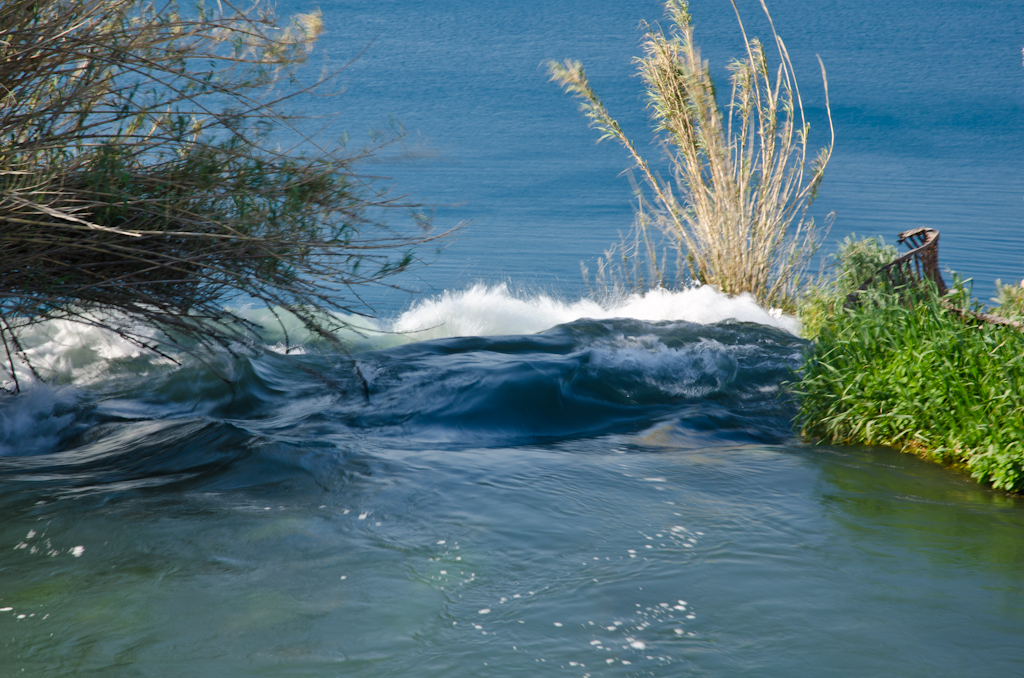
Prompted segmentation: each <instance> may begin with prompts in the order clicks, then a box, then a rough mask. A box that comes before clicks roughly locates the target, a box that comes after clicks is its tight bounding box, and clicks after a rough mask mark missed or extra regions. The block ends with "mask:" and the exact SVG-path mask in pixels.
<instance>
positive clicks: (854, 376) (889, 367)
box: [792, 239, 1024, 491]
mask: <svg viewBox="0 0 1024 678" xmlns="http://www.w3.org/2000/svg"><path fill="white" fill-rule="evenodd" d="M895 255H896V252H895V249H894V248H892V247H886V246H884V245H883V244H882V243H880V242H878V241H876V240H874V239H867V240H861V241H852V240H847V242H846V243H845V244H844V246H843V247H842V248H841V249H840V251H839V253H838V254H837V255H836V259H837V274H836V277H835V279H834V280H833V281H832V282H831V283H830V284H829V285H828V286H826V287H823V288H820V289H818V290H816V291H815V292H814V293H813V294H811V295H810V296H809V297H808V298H807V300H806V302H805V304H804V307H803V317H804V318H805V324H804V327H805V332H807V334H808V335H809V337H810V338H811V339H812V340H813V341H812V344H811V347H810V349H809V351H808V355H807V360H806V362H805V364H804V366H803V371H802V379H801V380H800V381H799V382H797V383H795V384H793V385H792V389H793V391H794V392H795V393H796V394H797V396H798V397H799V401H800V426H801V430H802V433H803V434H804V435H805V436H807V437H809V438H811V439H816V440H819V441H822V442H826V443H830V444H842V445H851V444H856V445H889V446H892V447H896V448H898V449H901V450H904V451H908V452H913V453H916V454H919V455H921V456H923V457H925V458H928V459H932V460H935V461H938V462H940V463H944V464H949V465H952V466H955V467H958V468H962V469H964V470H966V471H967V472H969V473H970V474H971V476H972V477H974V478H976V479H977V480H979V481H980V482H983V483H989V484H991V485H992V486H993V487H996V488H999V489H1004V490H1009V491H1021V490H1024V333H1022V332H1021V331H1020V330H1019V329H1017V328H1016V327H1013V326H1007V325H997V324H991V323H986V322H980V321H977V320H975V319H973V318H971V317H970V316H965V315H964V314H962V313H957V312H955V310H951V309H960V310H968V311H971V310H973V311H980V310H981V309H980V305H979V304H978V303H977V302H975V301H973V300H972V299H971V296H970V290H969V287H967V286H966V285H965V284H963V283H960V282H957V283H956V284H954V286H953V289H952V290H950V291H949V292H948V293H947V294H946V295H940V294H939V293H938V291H937V290H936V289H935V287H934V286H933V285H931V284H929V283H924V282H921V283H919V284H916V285H910V286H904V287H894V286H892V285H891V284H887V283H886V282H884V281H883V282H881V283H878V284H875V285H872V286H869V287H868V288H867V289H865V290H863V291H860V292H855V296H856V303H849V302H848V295H849V294H850V293H851V292H854V291H855V290H856V289H857V287H858V286H859V285H860V282H862V281H864V280H866V279H867V278H868V277H870V276H871V275H872V274H873V272H874V270H875V269H877V267H878V266H880V265H882V264H885V263H888V262H889V261H892V260H893V259H894V258H895ZM1018 289H1019V288H1018ZM1014 299H1015V297H1012V295H1007V301H1008V302H1011V303H1012V302H1013V300H1014ZM996 310H997V312H999V313H1001V314H1004V315H1010V314H1009V313H1008V311H1009V310H1010V309H1008V308H1006V307H1005V306H1001V307H1000V308H997V309H996Z"/></svg>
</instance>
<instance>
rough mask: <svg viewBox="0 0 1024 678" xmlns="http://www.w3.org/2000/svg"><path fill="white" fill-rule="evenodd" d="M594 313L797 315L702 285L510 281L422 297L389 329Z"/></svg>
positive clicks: (789, 323)
mask: <svg viewBox="0 0 1024 678" xmlns="http://www.w3.org/2000/svg"><path fill="white" fill-rule="evenodd" d="M583 318H592V319H595V320H604V319H609V318H631V319H635V320H643V321H647V322H658V321H665V320H676V321H679V320H681V321H687V322H694V323H700V324H705V325H707V324H711V323H717V322H721V321H723V320H738V321H741V322H752V323H758V324H761V325H768V326H771V327H777V328H780V329H783V330H786V331H787V332H791V333H793V334H796V333H797V332H798V331H799V328H800V325H799V322H798V321H797V320H796V318H793V317H791V316H786V315H783V314H782V313H781V312H779V311H777V310H766V309H763V308H761V307H760V306H758V305H757V302H755V301H754V298H753V297H752V296H751V295H749V294H741V295H737V296H730V295H727V294H722V293H721V292H719V291H717V290H716V289H714V288H713V287H710V286H707V285H704V286H702V287H694V288H690V289H685V290H678V291H670V290H664V289H659V290H653V291H651V292H648V293H647V294H645V295H643V296H641V295H639V294H633V295H630V296H628V297H626V298H624V299H621V300H618V301H615V302H613V303H608V304H600V303H598V302H596V301H593V300H591V299H579V300H577V301H572V302H565V301H561V300H558V299H555V298H552V297H549V296H547V295H544V294H535V295H532V296H528V295H522V296H517V295H515V294H512V293H511V292H510V291H509V290H508V286H507V285H504V284H502V285H495V286H487V285H474V286H473V287H471V288H469V289H467V290H461V291H456V292H451V291H446V292H444V293H443V294H441V295H440V296H436V297H432V298H430V299H426V300H423V301H419V302H417V303H416V304H414V305H413V307H412V308H410V309H409V310H408V311H406V312H405V313H403V314H402V315H401V316H399V317H398V319H397V320H395V321H394V323H393V325H392V327H391V329H392V331H394V332H398V333H405V334H406V335H407V336H408V337H409V338H410V339H412V340H424V339H440V338H444V337H459V336H487V335H502V334H535V333H537V332H543V331H544V330H547V329H550V328H552V327H555V326H556V325H561V324H563V323H568V322H572V321H574V320H580V319H583Z"/></svg>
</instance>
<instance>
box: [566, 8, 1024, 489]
mask: <svg viewBox="0 0 1024 678" xmlns="http://www.w3.org/2000/svg"><path fill="white" fill-rule="evenodd" d="M761 7H762V9H763V11H764V13H765V16H766V17H767V19H768V22H769V25H770V26H771V30H772V42H773V43H774V45H775V47H776V52H777V57H778V59H777V61H778V65H777V66H776V67H775V69H776V70H775V73H776V75H775V79H774V81H773V80H772V79H771V77H770V73H771V71H770V70H769V66H768V60H767V58H766V53H765V50H764V48H763V46H762V44H761V43H760V41H758V40H757V39H756V38H753V39H750V38H748V37H747V35H746V31H745V30H744V28H743V22H742V19H741V18H740V16H739V12H738V10H737V9H736V4H735V2H733V8H734V10H736V18H737V22H738V23H739V27H740V31H741V32H742V33H743V38H744V42H745V44H746V45H747V55H746V58H745V59H740V60H735V61H733V62H732V63H731V64H730V66H729V69H730V71H731V73H732V76H731V85H732V94H731V98H730V99H729V103H728V105H727V106H726V107H725V108H724V110H723V108H721V107H720V106H719V104H718V100H717V98H716V91H715V87H714V84H713V83H712V81H711V77H710V75H709V70H708V65H707V62H705V61H702V60H701V57H700V49H699V47H698V46H697V45H696V44H695V42H694V33H693V26H692V23H691V17H690V15H689V13H688V11H687V10H688V7H687V4H686V2H684V1H683V0H669V1H668V2H667V3H666V13H667V16H668V18H669V20H670V22H671V25H670V28H669V31H668V33H666V32H664V31H663V30H662V29H661V28H660V27H657V26H648V32H647V36H646V38H645V40H644V43H643V50H644V55H643V56H642V57H637V59H636V62H637V64H638V70H639V74H640V76H641V79H642V80H643V83H644V85H645V88H646V93H647V101H648V108H649V109H650V110H651V117H652V123H653V127H654V133H655V137H656V141H657V142H658V145H659V146H660V147H661V148H662V149H664V150H665V152H666V154H667V159H668V162H669V166H670V170H671V175H672V177H673V179H674V181H673V182H669V181H665V180H663V179H662V178H661V177H660V176H659V175H658V173H657V171H656V170H655V169H652V164H650V163H649V162H648V160H647V159H645V158H643V157H642V156H641V155H640V154H639V153H638V152H637V150H636V148H635V146H634V144H633V143H632V141H631V140H630V139H629V138H627V137H626V135H625V134H624V133H623V131H622V129H621V127H620V126H619V124H618V123H617V122H616V121H615V119H614V118H613V117H612V116H611V114H610V113H609V112H608V111H607V109H606V108H605V106H604V104H603V103H602V102H601V100H600V98H599V97H598V95H597V94H596V93H595V92H594V91H593V89H592V88H591V87H590V84H589V82H588V80H587V77H586V74H585V72H584V70H583V66H582V64H580V63H579V62H578V61H572V60H566V61H565V62H562V63H558V62H555V61H552V62H549V63H548V69H549V72H550V74H551V79H552V80H554V81H556V82H557V83H558V84H560V85H561V86H562V87H563V88H564V89H565V91H566V92H568V93H570V94H572V95H574V96H575V97H576V98H578V99H579V100H580V101H581V103H580V109H581V110H582V112H583V113H584V115H585V116H586V117H587V118H588V119H589V121H590V125H591V127H594V128H596V129H597V130H598V131H599V132H600V133H601V136H600V140H604V139H613V140H615V141H618V142H619V143H620V144H621V145H622V146H623V147H624V148H625V149H626V150H627V151H628V153H629V154H630V156H631V158H632V160H633V164H632V167H631V168H630V169H631V170H632V171H634V172H637V173H638V174H639V175H640V178H641V181H640V185H639V186H638V187H637V188H636V196H637V216H636V222H635V227H634V231H633V233H632V235H631V237H630V238H626V239H623V240H622V241H621V242H620V243H619V244H617V245H615V246H613V247H612V248H611V249H609V250H608V251H607V252H606V254H605V257H604V259H603V260H601V261H600V262H599V266H598V271H597V276H596V280H595V282H596V284H597V288H598V289H597V292H598V294H600V295H604V296H614V295H621V294H622V293H624V292H640V293H643V292H644V291H646V290H650V289H656V288H659V287H673V286H679V285H682V284H686V283H687V282H690V283H693V282H696V283H701V284H709V285H713V286H715V287H717V288H718V289H719V290H721V291H723V292H726V293H729V294H739V293H744V292H745V293H750V294H752V295H753V296H754V297H755V298H756V299H757V301H758V302H759V303H760V304H762V305H764V306H766V307H776V308H780V309H782V310H784V311H787V312H790V313H797V314H798V315H799V317H800V320H801V322H802V324H803V327H804V334H805V337H806V338H808V339H809V340H810V342H811V343H810V348H809V349H808V351H807V355H806V360H805V362H804V365H803V368H802V370H801V372H800V373H799V374H798V375H797V376H798V377H799V380H798V381H796V382H794V383H791V384H789V386H790V391H791V393H793V394H794V395H796V397H797V399H798V401H799V417H798V422H797V423H798V426H799V428H800V432H801V435H802V436H803V437H804V438H805V439H808V440H811V441H820V442H825V443H830V444H842V445H887V446H891V447H895V448H897V449H900V450H903V451H908V452H913V453H915V454H918V455H920V456H922V457H925V458H927V459H931V460H934V461H937V462H940V463H944V464H947V465H952V466H955V467H957V468H960V469H963V470H965V471H967V472H968V473H970V474H971V476H972V477H973V478H975V479H977V480H978V481H980V482H983V483H988V484H990V485H992V486H993V487H995V488H997V489H1002V490H1007V491H1012V492H1019V491H1022V490H1024V333H1022V332H1021V331H1020V330H1019V329H1017V328H1016V327H1012V326H1005V325H993V324H990V323H986V322H984V321H983V320H982V319H981V316H983V315H984V314H983V313H982V309H981V307H980V305H979V304H978V303H977V302H975V301H973V300H972V298H971V296H970V287H969V285H968V284H966V283H964V282H961V281H959V280H958V281H956V282H955V283H954V285H953V288H952V289H951V290H946V289H945V284H944V283H943V282H942V281H941V275H939V274H938V272H937V271H938V269H937V262H936V269H935V270H936V272H935V274H934V275H935V276H938V277H937V278H936V280H928V279H924V280H921V279H917V278H915V277H914V276H913V275H911V276H909V277H905V278H903V279H902V280H897V281H896V282H893V280H890V279H888V278H887V277H886V276H877V277H878V278H879V279H878V280H874V281H873V284H870V285H864V283H865V281H869V280H871V279H872V278H875V277H876V273H877V272H878V271H879V269H880V268H882V267H883V266H885V265H887V264H890V263H891V262H893V261H894V260H895V259H896V258H897V252H896V249H895V248H894V247H891V246H886V245H885V244H884V242H883V241H881V240H875V239H872V238H868V239H865V240H852V239H849V238H848V239H847V240H846V242H845V243H844V244H843V245H842V246H841V247H840V249H839V252H838V253H837V254H836V255H835V256H834V264H835V266H834V270H833V272H832V274H831V277H828V276H827V275H825V274H824V273H823V274H822V275H821V276H819V277H818V279H817V280H814V281H811V280H810V279H809V277H808V276H807V275H806V270H807V264H808V263H809V260H810V258H811V257H812V256H813V255H814V254H815V252H816V251H817V250H818V247H819V246H820V243H821V241H822V239H823V238H824V234H823V233H822V232H820V231H818V230H817V229H816V228H815V226H814V224H813V221H811V220H805V216H806V211H807V208H808V206H809V205H810V203H811V202H812V201H813V199H814V197H815V194H816V191H817V188H818V186H819V184H820V182H821V180H822V177H823V174H824V170H825V166H826V165H827V163H828V160H829V157H830V156H831V152H832V148H833V145H834V132H833V131H832V129H831V113H830V112H829V126H830V133H832V138H831V139H830V141H829V143H828V145H827V146H826V147H825V148H823V149H821V151H820V152H819V153H818V155H817V157H816V158H815V159H814V160H813V161H810V160H809V156H808V152H807V149H808V135H809V132H810V126H809V125H808V124H807V122H806V120H805V117H804V113H803V106H802V101H801V98H800V91H799V87H798V86H797V83H796V80H795V78H794V76H793V71H792V65H791V63H790V60H789V55H788V52H787V50H786V47H785V44H784V42H783V41H782V39H781V38H780V37H779V35H778V33H777V32H776V31H775V27H774V23H773V22H772V21H771V15H770V14H769V12H768V8H767V6H766V5H765V3H764V1H763V0H762V1H761ZM819 63H820V60H819ZM822 81H823V85H824V88H825V101H826V110H827V109H828V81H827V78H826V76H825V68H824V65H823V64H822ZM808 164H809V168H808V169H809V176H808V177H807V178H806V179H805V175H804V171H805V167H807V166H808ZM826 231H827V229H826ZM656 234H660V235H661V236H662V238H661V240H660V241H659V240H656V238H655V236H656ZM669 253H671V258H670V255H669ZM586 275H587V271H586V269H584V276H586ZM997 288H998V289H999V299H998V300H996V301H997V302H998V310H997V312H999V313H1001V314H1003V315H1006V316H1010V317H1011V318H1020V317H1022V315H1024V289H1022V288H1021V287H1019V286H1017V287H1014V286H1004V285H1002V284H1000V283H998V282H997ZM851 300H852V301H853V303H851Z"/></svg>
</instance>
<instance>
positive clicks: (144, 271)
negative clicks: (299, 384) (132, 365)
mask: <svg viewBox="0 0 1024 678" xmlns="http://www.w3.org/2000/svg"><path fill="white" fill-rule="evenodd" d="M322 29H323V27H322V22H321V19H320V15H319V13H318V12H315V13H312V14H304V15H296V16H294V17H292V18H291V19H290V20H287V21H284V22H280V21H279V20H278V18H277V17H276V16H275V15H274V13H273V12H272V11H271V10H270V9H269V8H267V7H265V6H263V5H260V4H253V5H250V6H248V7H246V8H243V9H237V8H235V7H234V6H232V5H230V4H222V3H217V4H216V5H215V6H209V7H208V6H205V5H202V4H200V5H198V6H196V7H195V8H192V9H189V10H187V11H185V10H183V9H182V8H181V7H179V6H178V5H177V4H176V3H175V2H174V1H173V0H171V1H170V2H164V3H161V4H152V3H150V2H148V1H146V0H8V1H6V2H4V3H2V4H0V265H2V267H3V271H4V275H3V276H2V278H0V338H2V339H3V344H4V346H5V347H6V349H7V359H8V360H7V362H8V367H9V370H10V371H11V372H12V375H13V373H14V372H15V359H16V358H17V357H20V358H21V359H22V360H24V361H25V362H29V365H30V366H31V362H30V361H29V357H28V355H27V354H26V351H25V350H24V347H23V346H22V343H21V339H20V337H22V336H23V333H24V332H25V331H26V330H27V329H29V328H31V327H33V326H34V325H37V324H39V323H42V322H45V321H48V320H53V319H67V320H73V321H75V322H79V323H85V324H88V325H93V326H98V327H102V328H105V329H108V330H111V331H113V332H116V333H117V334H119V335H121V336H122V337H124V338H126V339H128V340H130V341H133V342H135V343H137V344H139V345H141V346H144V347H146V348H149V349H152V350H157V351H162V350H163V349H162V348H161V346H163V345H167V344H168V343H171V344H176V345H178V346H185V345H189V346H196V345H197V344H196V342H198V345H200V346H204V345H221V346H230V345H231V344H232V342H234V341H236V340H238V339H240V338H245V337H247V336H251V335H252V333H258V332H259V327H258V326H256V325H255V324H253V323H251V322H249V321H247V320H246V319H245V318H244V317H242V316H240V315H239V314H238V313H236V312H233V311H231V310H230V309H229V308H228V305H229V304H230V302H232V301H242V302H259V303H263V304H266V305H267V306H268V307H270V308H271V309H273V310H274V312H275V313H284V314H292V315H294V316H296V317H298V318H299V320H300V321H301V323H302V324H303V325H304V326H305V327H306V329H307V330H309V331H310V332H312V333H313V334H314V335H316V336H320V337H323V338H325V339H327V340H333V337H334V332H335V331H336V330H337V329H338V328H339V327H340V326H341V325H343V324H344V321H343V320H341V318H342V317H343V316H342V315H340V314H339V312H345V313H363V312H365V307H364V306H363V305H362V304H361V302H360V301H359V297H358V292H357V290H358V289H359V287H360V286H362V285H365V284H369V283H377V282H382V281H384V282H386V280H385V279H386V278H387V276H389V275H391V274H393V273H396V272H398V271H401V270H403V269H405V268H407V267H409V266H410V265H412V264H413V263H414V262H415V259H414V256H413V254H412V247H413V246H414V245H416V244H417V243H422V242H424V241H425V240H428V239H429V238H430V237H432V236H431V235H430V234H429V233H428V232H426V231H425V230H424V231H421V230H419V226H416V228H415V229H414V230H412V231H408V230H405V231H399V230H393V229H392V228H390V227H388V226H386V225H385V223H384V221H383V217H384V215H385V213H386V212H387V211H388V210H389V209H391V208H394V207H396V206H399V203H398V202H397V201H395V200H393V199H392V198H390V197H389V196H388V195H387V192H386V190H382V189H379V188H378V187H377V185H376V184H375V183H374V182H373V181H371V180H369V179H367V178H365V177H363V176H361V175H359V174H358V173H357V172H356V171H355V166H356V164H357V163H358V162H359V161H360V160H361V159H363V158H365V157H366V156H367V155H369V154H371V153H373V152H374V151H375V150H376V148H368V149H364V150H362V151H356V152H350V151H348V150H346V149H345V147H344V146H343V145H340V144H337V145H330V146H324V145H322V144H321V143H320V141H319V139H318V138H317V139H314V138H310V137H308V136H306V135H304V134H302V133H301V132H300V131H299V130H298V128H297V127H296V118H295V117H292V116H290V115H289V114H288V111H287V109H288V106H289V105H290V103H291V102H293V101H295V97H298V96H302V95H313V94H319V93H323V92H324V89H323V88H324V86H325V85H326V84H327V83H329V82H330V81H331V80H332V78H333V77H334V73H332V72H327V73H325V74H323V75H322V76H321V77H319V78H317V79H314V80H313V81H312V82H311V83H310V84H309V85H308V86H300V85H299V84H297V83H298V82H299V81H300V80H301V79H302V78H304V77H307V76H306V75H304V74H305V71H300V67H301V66H302V65H303V64H304V63H305V62H306V61H307V59H308V57H309V55H310V53H311V50H312V48H313V46H314V44H315V41H316V39H317V37H318V36H319V34H320V33H321V31H322ZM407 207H410V208H412V207H413V206H407ZM154 328H155V329H157V330H161V331H162V333H163V334H162V335H161V336H162V337H163V338H162V339H161V340H160V341H157V340H155V339H154V338H153V337H154V336H157V335H154V334H153V332H151V331H150V330H151V329H154ZM282 329H283V325H282ZM190 342H191V343H190Z"/></svg>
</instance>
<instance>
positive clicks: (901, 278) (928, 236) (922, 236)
mask: <svg viewBox="0 0 1024 678" xmlns="http://www.w3.org/2000/svg"><path fill="white" fill-rule="evenodd" d="M896 242H897V243H899V244H900V245H903V244H907V243H909V245H908V246H909V247H910V251H909V252H907V253H905V254H903V255H902V256H899V257H897V258H896V259H894V260H893V261H892V262H890V263H888V264H886V265H885V266H882V267H881V268H879V269H878V270H877V271H875V274H874V275H873V276H871V277H870V278H868V279H867V280H865V281H864V282H863V283H862V284H861V286H860V287H858V288H857V290H856V291H855V292H851V293H850V294H849V295H848V296H847V297H846V305H847V306H851V305H853V304H856V303H857V301H858V299H857V297H858V292H862V291H864V290H866V289H867V288H868V287H869V286H870V285H871V284H872V283H873V282H875V281H878V280H881V279H884V280H887V281H888V282H889V283H890V284H891V285H892V286H893V287H894V288H896V289H899V288H901V287H904V288H905V287H912V286H915V285H918V284H920V283H921V282H922V281H925V280H930V281H931V282H932V283H934V284H935V287H936V289H937V290H938V292H939V296H944V295H945V294H946V293H947V292H948V291H949V288H948V287H947V286H946V281H945V280H943V279H942V272H941V271H940V270H939V232H938V230H936V229H934V228H924V227H922V228H913V229H910V230H909V231H903V232H902V233H900V234H899V239H898V240H897V241H896ZM940 303H941V304H942V306H943V307H944V308H945V309H946V310H947V311H949V312H951V313H953V314H955V315H957V316H959V317H960V318H962V319H964V320H974V321H977V322H983V323H989V324H992V325H1005V326H1009V327H1014V328H1016V329H1018V330H1021V331H1024V323H1022V322H1019V321H1016V320H1010V319H1009V318H1004V317H1002V316H998V315H993V314H991V313H981V312H978V311H972V310H970V309H965V308H958V307H956V306H954V305H953V304H952V303H950V302H949V301H947V300H946V299H942V300H940Z"/></svg>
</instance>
